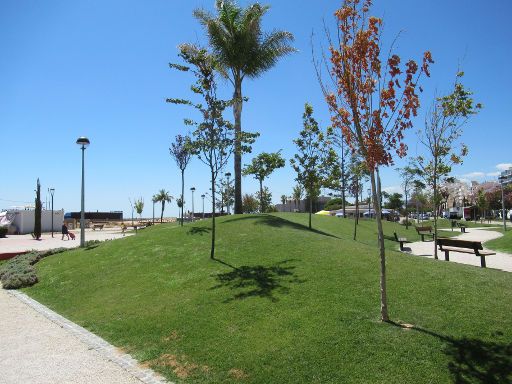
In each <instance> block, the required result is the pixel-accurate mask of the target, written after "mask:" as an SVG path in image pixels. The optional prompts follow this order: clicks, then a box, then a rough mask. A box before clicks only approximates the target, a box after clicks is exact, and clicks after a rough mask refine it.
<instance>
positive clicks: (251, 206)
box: [242, 193, 259, 213]
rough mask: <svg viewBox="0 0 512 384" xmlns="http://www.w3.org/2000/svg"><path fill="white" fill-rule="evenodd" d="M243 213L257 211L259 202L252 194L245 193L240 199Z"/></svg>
mask: <svg viewBox="0 0 512 384" xmlns="http://www.w3.org/2000/svg"><path fill="white" fill-rule="evenodd" d="M242 202H243V208H244V210H243V213H256V212H257V211H258V207H259V202H258V199H256V198H255V197H254V196H253V195H249V194H247V193H246V194H245V195H244V198H243V200H242Z"/></svg>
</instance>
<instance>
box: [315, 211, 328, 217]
mask: <svg viewBox="0 0 512 384" xmlns="http://www.w3.org/2000/svg"><path fill="white" fill-rule="evenodd" d="M315 215H323V216H331V212H329V211H324V210H322V211H318V212H317V213H315Z"/></svg>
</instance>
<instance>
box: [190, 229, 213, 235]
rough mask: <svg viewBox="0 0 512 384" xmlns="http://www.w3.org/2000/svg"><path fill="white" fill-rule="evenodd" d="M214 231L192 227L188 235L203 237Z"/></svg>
mask: <svg viewBox="0 0 512 384" xmlns="http://www.w3.org/2000/svg"><path fill="white" fill-rule="evenodd" d="M211 230H212V229H211V228H208V227H192V228H190V229H189V230H188V232H187V235H201V236H202V235H203V234H205V233H208V232H210V231H211Z"/></svg>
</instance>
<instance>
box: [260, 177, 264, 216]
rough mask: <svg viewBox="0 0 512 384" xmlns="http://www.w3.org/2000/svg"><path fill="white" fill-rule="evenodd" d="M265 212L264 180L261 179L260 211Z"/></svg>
mask: <svg viewBox="0 0 512 384" xmlns="http://www.w3.org/2000/svg"><path fill="white" fill-rule="evenodd" d="M263 212H265V210H264V209H263V180H260V213H263Z"/></svg>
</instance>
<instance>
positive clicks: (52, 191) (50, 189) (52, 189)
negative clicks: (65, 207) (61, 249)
mask: <svg viewBox="0 0 512 384" xmlns="http://www.w3.org/2000/svg"><path fill="white" fill-rule="evenodd" d="M48 192H50V195H51V197H52V237H53V194H54V193H55V188H48Z"/></svg>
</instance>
